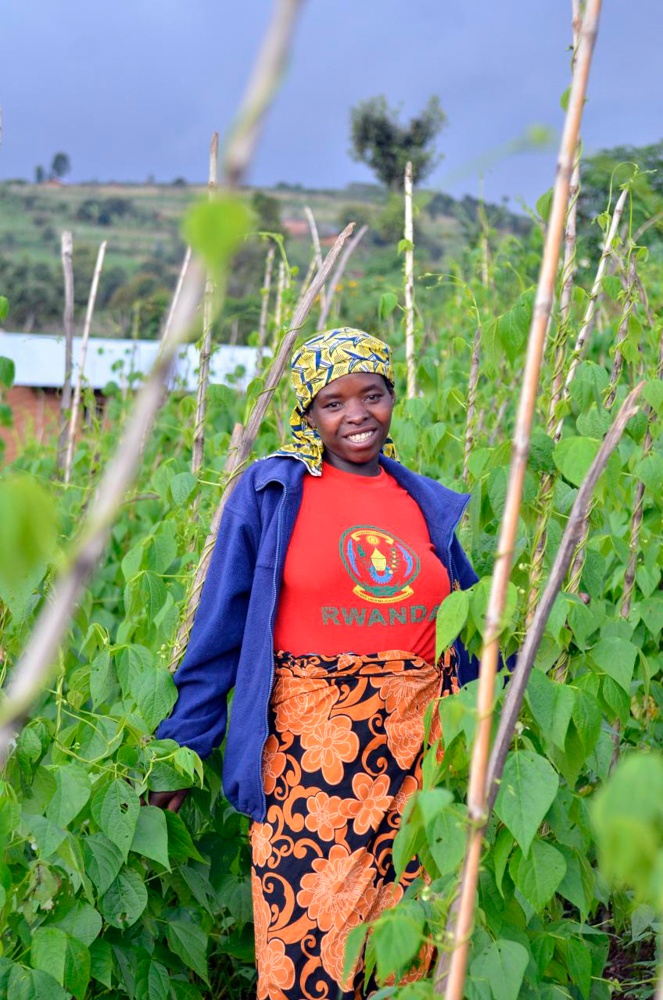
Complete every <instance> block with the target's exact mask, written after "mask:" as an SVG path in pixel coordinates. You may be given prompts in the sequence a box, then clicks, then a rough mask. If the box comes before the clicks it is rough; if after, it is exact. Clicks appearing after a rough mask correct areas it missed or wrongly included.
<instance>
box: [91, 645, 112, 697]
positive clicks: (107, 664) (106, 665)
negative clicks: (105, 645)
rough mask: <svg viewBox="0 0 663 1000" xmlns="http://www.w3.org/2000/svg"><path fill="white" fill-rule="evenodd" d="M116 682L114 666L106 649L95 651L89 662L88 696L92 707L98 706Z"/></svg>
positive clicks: (109, 694)
mask: <svg viewBox="0 0 663 1000" xmlns="http://www.w3.org/2000/svg"><path fill="white" fill-rule="evenodd" d="M116 684H117V676H116V674H115V667H114V666H113V664H112V662H111V657H110V653H109V651H108V650H107V649H104V650H102V651H101V652H100V653H97V655H96V656H95V658H94V660H93V661H92V663H91V664H90V698H91V699H92V707H93V708H98V707H99V705H101V704H103V703H104V702H105V701H107V700H108V698H109V697H110V696H111V694H112V693H113V691H114V689H115V686H116Z"/></svg>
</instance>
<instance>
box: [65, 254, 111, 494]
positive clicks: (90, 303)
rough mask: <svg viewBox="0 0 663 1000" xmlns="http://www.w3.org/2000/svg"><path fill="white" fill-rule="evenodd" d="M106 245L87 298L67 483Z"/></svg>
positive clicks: (66, 475)
mask: <svg viewBox="0 0 663 1000" xmlns="http://www.w3.org/2000/svg"><path fill="white" fill-rule="evenodd" d="M106 245H107V241H106V240H104V241H103V243H102V244H101V246H100V247H99V252H98V254H97V263H96V264H95V268H94V274H93V275H92V284H91V286H90V295H89V297H88V300H87V311H86V313H85V326H84V327H83V337H82V340H81V355H80V358H79V359H78V376H77V378H76V387H75V389H74V400H73V403H72V407H71V419H70V420H69V432H68V434H67V451H66V456H65V463H64V481H65V483H68V482H69V478H70V476H71V463H72V459H73V456H74V441H75V439H76V424H77V421H78V409H79V406H80V401H81V391H82V388H83V372H84V371H85V358H86V355H87V344H88V340H89V337H90V329H91V327H92V316H93V313H94V304H95V302H96V301H97V289H98V288H99V277H100V275H101V269H102V267H103V266H104V256H105V254H106Z"/></svg>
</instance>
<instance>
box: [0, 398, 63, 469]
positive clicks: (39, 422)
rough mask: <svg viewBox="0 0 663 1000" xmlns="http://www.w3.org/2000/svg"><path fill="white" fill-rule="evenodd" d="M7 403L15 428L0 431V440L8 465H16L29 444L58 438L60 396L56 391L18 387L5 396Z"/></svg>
mask: <svg viewBox="0 0 663 1000" xmlns="http://www.w3.org/2000/svg"><path fill="white" fill-rule="evenodd" d="M5 400H6V402H7V403H8V404H9V406H11V408H12V410H13V413H14V426H13V427H0V438H2V440H3V441H4V442H5V451H4V462H5V463H7V462H11V461H13V460H14V459H15V458H16V456H17V455H19V454H20V453H21V451H22V450H23V448H24V447H25V445H26V444H27V443H28V442H29V441H34V440H35V439H36V440H37V441H47V440H49V439H51V438H53V437H57V435H58V433H59V426H60V394H59V393H58V392H57V391H56V390H55V389H33V388H31V387H29V386H24V385H15V386H13V387H12V388H11V389H10V390H9V392H7V393H6V396H5Z"/></svg>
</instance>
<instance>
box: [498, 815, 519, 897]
mask: <svg viewBox="0 0 663 1000" xmlns="http://www.w3.org/2000/svg"><path fill="white" fill-rule="evenodd" d="M514 844H515V840H514V839H513V835H512V834H511V832H510V831H509V830H507V828H506V827H503V828H502V829H501V830H500V832H499V833H498V834H497V838H496V840H495V844H494V846H493V851H492V855H493V864H494V866H495V885H496V886H497V888H498V891H499V893H500V895H501V896H504V892H503V891H502V881H503V879H504V872H505V871H506V866H507V862H508V860H509V856H510V854H511V851H512V850H513V845H514Z"/></svg>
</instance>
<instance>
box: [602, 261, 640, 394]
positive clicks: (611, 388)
mask: <svg viewBox="0 0 663 1000" xmlns="http://www.w3.org/2000/svg"><path fill="white" fill-rule="evenodd" d="M635 265H636V257H635V251H634V250H633V249H631V251H630V254H629V262H628V276H627V279H626V288H625V292H624V306H623V308H622V315H621V318H620V320H619V328H618V330H617V344H616V347H615V356H614V358H613V360H612V371H611V373H610V384H609V385H608V393H607V395H606V397H605V404H604V405H605V408H606V410H609V409H610V407H611V406H612V404H613V403H614V401H615V396H616V394H617V384H618V382H619V376H620V375H621V373H622V367H623V364H624V355H623V354H622V344H623V343H624V341H625V340H626V337H627V336H628V327H629V320H630V319H631V315H632V313H633V310H634V309H635V305H636V302H635V299H636V295H637V285H636V281H635V278H636V269H635Z"/></svg>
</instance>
